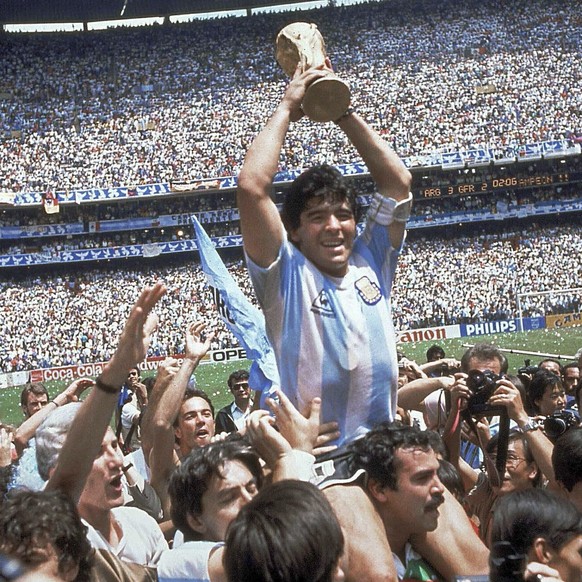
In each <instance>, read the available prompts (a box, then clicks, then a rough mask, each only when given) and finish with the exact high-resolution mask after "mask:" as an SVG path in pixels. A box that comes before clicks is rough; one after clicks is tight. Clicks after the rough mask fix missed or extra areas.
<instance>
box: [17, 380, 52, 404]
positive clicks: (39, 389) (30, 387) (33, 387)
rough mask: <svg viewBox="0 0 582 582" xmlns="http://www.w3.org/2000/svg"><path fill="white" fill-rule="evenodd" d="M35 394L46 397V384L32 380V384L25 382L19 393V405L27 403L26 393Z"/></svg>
mask: <svg viewBox="0 0 582 582" xmlns="http://www.w3.org/2000/svg"><path fill="white" fill-rule="evenodd" d="M29 394H35V395H36V396H43V395H45V396H46V397H47V398H48V390H47V389H46V386H45V385H44V384H42V383H41V382H33V383H32V384H27V385H26V386H25V387H24V388H23V389H22V392H21V393H20V406H26V405H27V404H28V395H29Z"/></svg>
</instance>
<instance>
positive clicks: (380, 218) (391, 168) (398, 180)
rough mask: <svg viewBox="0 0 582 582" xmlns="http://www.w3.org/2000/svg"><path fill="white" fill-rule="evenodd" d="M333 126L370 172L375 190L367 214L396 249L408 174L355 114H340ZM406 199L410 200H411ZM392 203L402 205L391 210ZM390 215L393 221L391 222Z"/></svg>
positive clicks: (402, 225)
mask: <svg viewBox="0 0 582 582" xmlns="http://www.w3.org/2000/svg"><path fill="white" fill-rule="evenodd" d="M337 124H338V126H339V127H340V128H341V129H342V130H343V132H344V133H345V134H346V136H347V137H348V139H349V140H350V141H351V142H352V144H353V145H354V147H355V148H356V149H357V150H358V153H359V154H360V156H361V157H362V160H364V163H365V164H366V166H367V167H368V170H370V174H371V175H372V178H373V179H374V182H375V183H376V187H377V188H378V194H377V195H375V196H374V199H373V202H372V205H371V214H372V215H373V216H374V219H375V220H376V222H378V223H379V224H384V225H385V226H387V227H388V230H389V232H390V242H391V243H392V246H393V247H394V248H398V247H399V246H400V244H401V243H402V239H403V237H404V230H405V224H406V218H407V215H406V216H405V217H404V220H400V219H399V214H400V212H399V211H398V209H402V210H404V208H405V205H407V204H408V203H407V202H404V201H406V200H408V199H409V197H410V184H411V182H412V175H411V174H410V172H409V171H408V170H407V169H406V166H405V165H404V164H403V162H402V160H401V159H400V158H399V157H398V156H397V155H396V152H394V150H393V149H392V148H391V147H390V146H389V145H388V142H387V141H386V140H384V138H382V137H381V136H380V135H378V133H376V132H375V131H374V130H373V129H372V128H371V127H370V126H369V125H368V124H367V123H366V122H365V121H364V120H363V119H362V118H361V117H360V116H359V115H358V114H357V113H350V114H347V115H344V116H343V117H341V118H340V119H339V120H338V122H337ZM390 199H392V200H390ZM410 200H412V198H411V197H410ZM394 202H395V203H396V204H397V203H398V202H404V204H401V205H400V206H396V208H395V204H394ZM388 210H389V214H390V218H389V217H388V216H389V215H388ZM405 214H406V213H405ZM392 216H393V217H395V218H396V220H393V219H392Z"/></svg>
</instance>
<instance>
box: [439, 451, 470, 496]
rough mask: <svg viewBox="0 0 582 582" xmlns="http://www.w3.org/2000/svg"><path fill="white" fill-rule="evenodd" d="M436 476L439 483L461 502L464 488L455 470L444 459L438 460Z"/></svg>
mask: <svg viewBox="0 0 582 582" xmlns="http://www.w3.org/2000/svg"><path fill="white" fill-rule="evenodd" d="M438 476H439V479H440V480H441V483H442V484H443V485H444V486H445V487H446V488H447V489H448V490H449V491H450V492H451V493H452V494H453V495H454V496H455V498H456V499H457V501H459V502H461V503H462V501H463V499H464V498H465V487H464V486H463V480H462V479H461V475H459V471H457V468H456V467H455V466H454V465H453V464H452V463H450V462H449V461H445V459H439V468H438Z"/></svg>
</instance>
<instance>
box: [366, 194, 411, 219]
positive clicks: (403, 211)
mask: <svg viewBox="0 0 582 582" xmlns="http://www.w3.org/2000/svg"><path fill="white" fill-rule="evenodd" d="M411 208H412V192H409V193H408V198H405V199H404V200H400V201H396V200H394V198H388V197H387V196H382V194H380V193H378V192H375V193H374V194H373V196H372V202H371V203H370V208H369V209H368V218H369V219H370V220H373V221H374V222H377V223H378V224H381V225H382V226H390V225H391V224H392V223H393V222H401V223H405V222H406V221H407V220H408V217H409V216H410V209H411Z"/></svg>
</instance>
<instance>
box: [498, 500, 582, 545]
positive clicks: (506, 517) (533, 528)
mask: <svg viewBox="0 0 582 582" xmlns="http://www.w3.org/2000/svg"><path fill="white" fill-rule="evenodd" d="M580 534H582V514H581V513H580V512H579V511H578V510H577V509H576V507H575V506H574V504H573V503H572V502H570V501H568V500H567V499H564V498H562V497H558V496H557V495H554V494H553V493H550V492H549V491H546V490H544V489H525V490H523V491H515V492H513V493H510V494H509V495H505V496H503V497H502V498H500V499H499V502H498V504H497V506H496V508H495V512H494V514H493V524H492V528H491V542H492V543H495V542H502V541H505V542H510V543H511V545H512V546H513V549H514V550H515V552H516V553H517V554H527V553H528V551H529V550H530V549H531V547H532V544H533V542H534V540H535V539H536V538H538V537H541V538H544V539H545V540H546V541H547V542H548V543H549V544H550V546H552V548H554V549H556V550H559V549H560V548H561V547H562V546H563V545H564V544H566V543H568V541H570V540H571V539H572V538H573V537H575V536H577V535H580Z"/></svg>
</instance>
